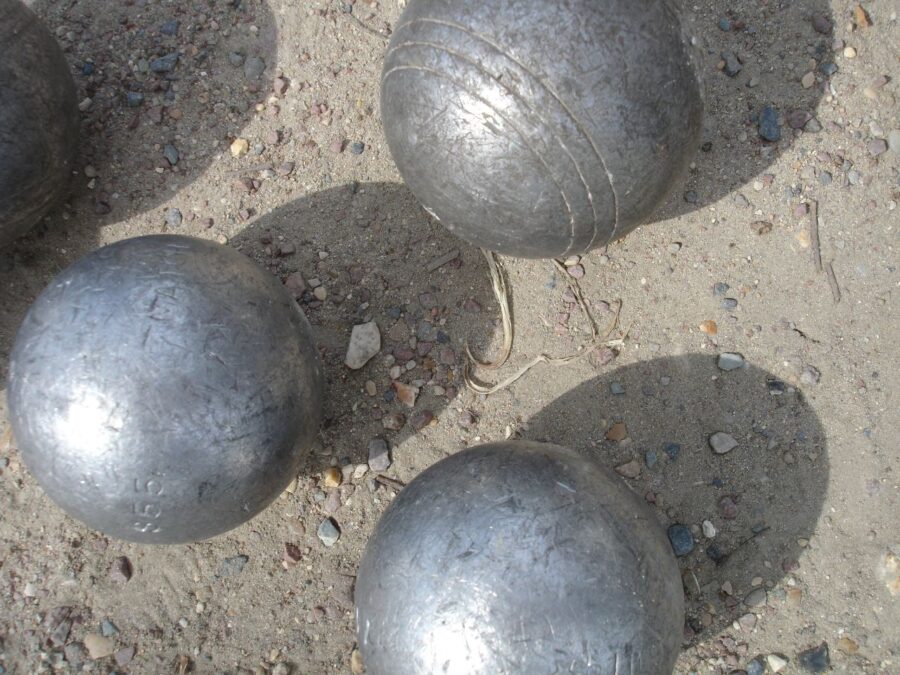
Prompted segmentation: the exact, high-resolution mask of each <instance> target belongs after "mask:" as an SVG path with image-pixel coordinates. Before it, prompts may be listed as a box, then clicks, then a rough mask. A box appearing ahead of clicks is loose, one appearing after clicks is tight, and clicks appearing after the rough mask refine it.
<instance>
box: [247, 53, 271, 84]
mask: <svg viewBox="0 0 900 675" xmlns="http://www.w3.org/2000/svg"><path fill="white" fill-rule="evenodd" d="M265 70H266V62H265V61H263V60H262V59H261V58H259V57H258V56H248V57H247V58H246V59H245V60H244V77H246V78H247V79H248V80H258V79H259V78H261V77H262V74H263V73H264V72H265Z"/></svg>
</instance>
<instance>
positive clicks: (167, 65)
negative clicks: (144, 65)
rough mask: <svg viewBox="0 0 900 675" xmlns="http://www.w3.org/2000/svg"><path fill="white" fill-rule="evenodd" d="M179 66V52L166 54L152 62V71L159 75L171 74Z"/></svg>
mask: <svg viewBox="0 0 900 675" xmlns="http://www.w3.org/2000/svg"><path fill="white" fill-rule="evenodd" d="M177 64H178V52H173V53H171V54H166V55H165V56H161V57H159V58H158V59H153V60H152V61H151V62H150V70H151V71H153V72H154V73H157V74H162V73H170V72H172V71H173V70H175V66H176V65H177Z"/></svg>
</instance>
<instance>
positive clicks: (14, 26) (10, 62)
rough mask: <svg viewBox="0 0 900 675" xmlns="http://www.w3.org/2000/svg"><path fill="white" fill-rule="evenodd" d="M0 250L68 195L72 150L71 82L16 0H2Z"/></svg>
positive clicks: (55, 50) (57, 53)
mask: <svg viewBox="0 0 900 675" xmlns="http://www.w3.org/2000/svg"><path fill="white" fill-rule="evenodd" d="M0 46H2V49H0V149H2V150H0V246H4V245H5V244H7V243H9V242H11V241H12V240H13V239H15V238H17V237H19V236H21V235H23V234H25V233H26V232H27V231H28V230H29V229H31V228H32V227H34V226H35V225H36V224H37V223H38V222H39V221H40V220H41V218H43V217H44V216H45V215H47V213H48V211H50V209H51V208H53V206H55V205H56V204H57V203H58V202H59V201H60V200H61V199H62V198H63V197H64V196H65V193H66V189H67V187H68V184H69V178H70V177H71V173H72V169H73V167H74V164H75V155H76V152H77V150H78V132H79V124H80V121H79V115H78V101H77V97H76V94H75V83H74V82H73V81H72V76H71V74H70V73H69V65H68V63H66V59H65V57H64V56H63V53H62V50H61V49H60V47H59V45H58V44H57V42H56V40H55V39H54V38H53V36H52V35H51V34H50V31H49V30H48V29H47V27H46V26H44V24H43V23H42V22H41V21H40V19H38V17H37V16H36V15H35V14H34V12H32V11H31V10H30V9H28V8H27V7H26V6H25V5H23V4H22V3H21V2H20V1H19V0H0Z"/></svg>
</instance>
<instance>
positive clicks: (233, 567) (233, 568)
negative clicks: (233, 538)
mask: <svg viewBox="0 0 900 675" xmlns="http://www.w3.org/2000/svg"><path fill="white" fill-rule="evenodd" d="M249 561H250V557H249V556H246V555H236V556H232V557H231V558H225V560H223V561H222V564H221V565H220V566H219V576H220V577H236V576H237V575H238V574H240V573H241V572H243V571H244V565H246V564H247V563H248V562H249Z"/></svg>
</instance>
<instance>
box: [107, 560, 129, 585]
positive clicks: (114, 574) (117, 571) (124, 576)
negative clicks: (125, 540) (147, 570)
mask: <svg viewBox="0 0 900 675" xmlns="http://www.w3.org/2000/svg"><path fill="white" fill-rule="evenodd" d="M131 575H132V568H131V561H130V560H129V559H128V558H127V557H125V556H124V555H123V556H119V557H118V558H116V559H115V560H113V562H112V565H110V568H109V578H110V579H112V580H113V581H115V582H117V583H120V584H124V583H125V582H126V581H128V580H129V579H131Z"/></svg>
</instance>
